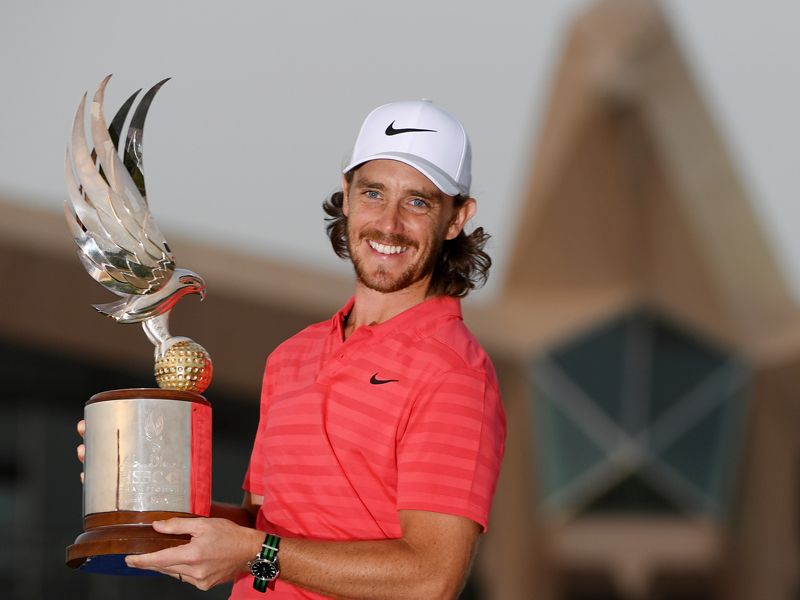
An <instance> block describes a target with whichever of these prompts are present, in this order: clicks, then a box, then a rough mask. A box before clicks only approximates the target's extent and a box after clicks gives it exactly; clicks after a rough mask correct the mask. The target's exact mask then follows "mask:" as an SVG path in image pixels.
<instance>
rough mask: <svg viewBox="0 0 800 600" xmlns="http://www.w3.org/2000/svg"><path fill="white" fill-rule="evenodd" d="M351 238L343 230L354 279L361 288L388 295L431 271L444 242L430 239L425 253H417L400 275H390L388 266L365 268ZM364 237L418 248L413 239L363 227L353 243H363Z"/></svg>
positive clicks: (384, 242) (382, 242)
mask: <svg viewBox="0 0 800 600" xmlns="http://www.w3.org/2000/svg"><path fill="white" fill-rule="evenodd" d="M354 237H356V236H353V235H352V232H350V231H348V232H347V248H348V251H349V253H350V260H351V261H352V263H353V268H354V269H355V272H356V277H357V279H358V281H359V282H360V283H361V284H363V285H364V286H365V287H367V288H369V289H371V290H374V291H376V292H381V293H383V294H391V293H392V292H398V291H400V290H403V289H406V288H407V287H409V286H410V285H413V284H414V283H417V282H418V281H420V280H422V279H424V278H425V277H427V276H429V275H430V274H431V273H433V270H434V267H435V266H436V261H437V260H438V258H439V254H440V253H441V250H442V246H443V244H444V240H442V239H439V238H436V239H434V241H433V243H432V244H431V246H430V248H428V252H427V253H426V254H424V255H422V256H419V257H418V258H417V260H416V261H415V262H413V263H411V264H409V265H408V266H407V267H406V268H405V270H404V271H402V272H401V273H400V274H398V275H392V274H391V271H390V269H388V268H386V267H385V266H380V267H378V268H377V269H375V270H374V271H372V272H370V271H368V270H367V267H366V265H365V264H364V261H363V260H362V259H361V257H360V256H359V255H358V253H357V252H355V248H354V244H353V238H354ZM367 239H369V240H372V241H373V242H377V243H379V244H385V245H387V246H404V247H408V248H419V244H418V243H417V242H415V241H414V240H411V239H409V238H407V237H405V236H402V235H397V234H389V235H386V234H382V233H380V232H378V231H375V230H366V231H364V232H362V233H361V234H360V235H359V236H357V237H356V241H357V242H363V241H365V240H367Z"/></svg>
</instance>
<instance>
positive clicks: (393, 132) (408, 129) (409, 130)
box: [386, 121, 436, 135]
mask: <svg viewBox="0 0 800 600" xmlns="http://www.w3.org/2000/svg"><path fill="white" fill-rule="evenodd" d="M415 131H417V132H419V131H429V132H431V133H436V130H435V129H414V128H413V127H406V128H404V129H395V128H394V121H392V122H391V123H389V126H388V127H387V128H386V135H397V134H400V133H413V132H415Z"/></svg>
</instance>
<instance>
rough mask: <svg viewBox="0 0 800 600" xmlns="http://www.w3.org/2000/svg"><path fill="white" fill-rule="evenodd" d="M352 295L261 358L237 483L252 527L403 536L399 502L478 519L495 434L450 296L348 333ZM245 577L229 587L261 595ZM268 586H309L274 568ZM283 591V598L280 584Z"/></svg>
mask: <svg viewBox="0 0 800 600" xmlns="http://www.w3.org/2000/svg"><path fill="white" fill-rule="evenodd" d="M352 306H353V300H352V299H351V300H350V301H349V302H348V304H347V305H346V306H345V307H344V308H342V310H340V311H339V312H338V313H337V314H336V315H334V317H333V318H332V319H331V320H329V321H325V322H323V323H318V324H316V325H312V326H311V327H308V328H307V329H305V330H303V331H301V332H300V333H299V334H297V335H295V336H294V337H292V338H290V339H289V340H287V341H286V342H284V343H283V344H281V345H280V346H279V347H278V348H277V349H276V350H275V351H274V352H273V353H272V354H271V355H270V357H269V359H268V360H267V366H266V371H265V374H264V382H263V388H262V396H261V419H260V422H259V426H258V431H257V433H256V439H255V443H254V446H253V453H252V456H251V459H250V467H249V470H248V473H247V475H246V477H245V482H244V489H246V490H248V491H250V492H251V493H252V494H256V495H259V496H263V497H264V503H263V504H262V506H261V510H260V511H259V513H258V518H257V522H256V526H257V528H258V529H262V530H265V531H269V532H272V533H276V534H278V535H282V536H288V537H301V538H311V539H324V540H343V541H344V540H376V539H391V538H398V537H401V535H402V531H401V528H400V521H399V517H398V510H401V509H416V510H426V511H433V512H441V513H447V514H451V515H458V516H463V517H466V518H468V519H472V520H473V521H475V522H477V523H479V524H480V525H481V526H482V527H483V528H484V529H486V526H487V521H488V515H489V509H490V507H491V502H492V496H493V494H494V490H495V486H496V483H497V476H498V472H499V469H500V461H501V459H502V456H503V449H504V441H505V415H504V412H503V406H502V402H501V399H500V393H499V389H498V383H497V377H496V375H495V372H494V368H493V366H492V364H491V361H490V360H489V358H488V357H487V355H486V353H485V352H484V351H483V349H482V348H481V346H480V344H478V342H477V341H476V340H475V338H474V337H473V335H472V334H471V333H470V332H469V330H468V329H467V328H466V326H465V325H464V323H463V321H462V317H461V305H460V301H459V300H458V299H456V298H450V297H436V298H430V299H428V300H426V301H425V302H423V303H421V304H418V305H416V306H414V307H412V308H410V309H408V310H406V311H405V312H403V313H401V314H399V315H397V316H395V317H394V318H392V319H390V320H388V321H386V322H384V323H380V324H378V325H373V326H367V327H360V328H359V329H357V330H356V331H355V332H353V334H352V335H350V337H349V338H348V339H347V340H346V341H345V340H344V335H343V325H342V323H343V320H344V317H345V316H346V315H347V314H349V312H350V310H351V308H352ZM251 586H252V577H242V578H241V579H239V580H238V581H237V583H236V585H235V587H234V593H233V596H232V597H235V598H245V597H250V592H253V593H254V595H253V596H252V597H254V598H256V597H258V598H263V595H261V594H259V593H258V592H254V591H253V590H252V588H251ZM268 593H270V594H272V595H273V596H275V597H294V598H298V597H301V598H319V597H320V596H318V595H315V594H312V593H310V592H306V591H304V590H299V589H297V588H295V587H293V586H291V585H289V584H286V583H284V582H282V581H281V580H280V579H278V581H277V582H276V586H275V590H274V592H272V591H270V592H268ZM282 593H285V594H286V596H283V595H282Z"/></svg>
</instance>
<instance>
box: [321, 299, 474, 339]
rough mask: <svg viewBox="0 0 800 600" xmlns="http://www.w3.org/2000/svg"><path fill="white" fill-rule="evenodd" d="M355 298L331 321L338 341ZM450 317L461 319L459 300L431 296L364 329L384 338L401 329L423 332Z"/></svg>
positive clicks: (342, 336) (342, 333)
mask: <svg viewBox="0 0 800 600" xmlns="http://www.w3.org/2000/svg"><path fill="white" fill-rule="evenodd" d="M354 304H355V296H353V297H352V298H350V299H349V300H348V301H347V303H346V304H345V305H344V306H343V307H342V308H341V309H340V310H339V312H337V313H336V314H335V315H334V316H333V319H332V322H331V326H332V329H333V330H334V331H336V332H337V333H338V334H339V339H344V320H345V318H346V317H347V315H349V314H350V311H352V310H353V305H354ZM446 316H452V317H456V318H458V319H462V318H463V317H462V314H461V300H460V299H459V298H454V297H452V296H431V297H430V298H427V299H425V300H424V301H423V302H420V303H419V304H415V305H414V306H412V307H411V308H408V309H406V310H404V311H403V312H401V313H400V314H398V315H395V316H394V317H392V318H391V319H389V320H388V321H384V322H383V323H378V324H377V325H371V326H370V325H365V326H364V328H366V329H369V330H371V332H372V334H373V335H377V336H380V337H384V336H386V335H389V334H390V333H392V332H394V331H396V330H398V329H403V330H405V331H410V330H424V329H427V327H428V325H429V324H430V323H431V322H432V321H436V320H438V319H440V318H442V317H446Z"/></svg>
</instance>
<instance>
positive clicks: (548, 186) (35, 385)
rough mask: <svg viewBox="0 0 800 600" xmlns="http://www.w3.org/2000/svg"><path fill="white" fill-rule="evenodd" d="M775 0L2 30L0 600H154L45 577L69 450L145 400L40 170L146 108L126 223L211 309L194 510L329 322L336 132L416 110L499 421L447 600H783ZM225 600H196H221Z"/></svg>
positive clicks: (160, 5)
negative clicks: (86, 123) (90, 403)
mask: <svg viewBox="0 0 800 600" xmlns="http://www.w3.org/2000/svg"><path fill="white" fill-rule="evenodd" d="M798 16H800V8H798V7H797V6H796V4H795V3H790V2H787V1H783V0H765V1H764V2H760V3H751V2H738V1H722V0H708V1H706V2H691V1H690V0H661V1H660V2H656V1H655V0H547V1H542V2H536V3H527V2H521V1H520V2H511V1H503V0H500V1H498V2H492V3H482V2H473V1H469V0H468V1H460V2H457V1H455V0H442V1H441V2H436V3H431V2H422V1H421V0H419V1H418V0H406V1H404V2H402V3H389V2H367V1H363V0H341V1H339V2H336V3H328V2H323V1H309V2H294V3H290V2H277V1H276V2H249V1H248V2H245V1H231V2H227V3H224V4H223V3H217V2H206V1H195V2H188V1H185V2H178V1H168V2H155V1H141V2H137V3H127V4H122V3H116V2H99V1H97V0H89V1H86V2H82V3H80V4H74V3H57V2H23V1H21V0H19V1H17V0H6V1H5V2H3V3H2V5H0V50H1V51H0V76H2V81H3V86H2V100H1V101H0V233H1V235H0V275H1V276H0V292H2V293H0V354H1V355H2V362H0V374H2V382H3V388H2V390H3V391H2V393H0V398H1V399H2V401H1V402H0V414H2V418H0V428H2V435H0V507H2V508H1V509H0V556H2V561H0V585H2V589H3V590H4V591H3V597H8V598H13V599H29V598H43V597H45V596H52V595H53V594H56V595H57V596H58V597H62V598H91V599H99V598H139V597H142V596H143V595H145V594H148V593H149V594H154V595H155V596H169V597H173V598H194V597H200V596H201V595H203V593H201V592H199V591H197V590H194V589H193V588H190V587H189V586H186V585H180V584H178V583H177V582H175V581H173V580H167V579H165V578H158V577H154V578H118V577H104V576H94V575H86V574H83V573H79V572H77V573H76V572H73V571H71V570H70V569H68V568H67V567H66V566H64V548H65V547H66V546H67V545H69V544H71V543H72V542H73V541H74V539H75V537H76V536H77V535H78V534H79V533H80V532H81V531H82V515H81V486H80V483H79V480H78V472H79V471H80V468H79V465H78V464H77V462H76V461H75V459H74V448H75V445H76V443H77V442H78V437H77V434H75V433H74V426H75V422H76V421H77V420H78V418H80V416H81V414H82V407H83V403H84V402H85V401H86V400H87V399H88V398H89V397H90V396H91V395H92V394H94V393H97V392H100V391H104V390H108V389H115V388H121V387H136V386H152V385H153V380H152V375H151V368H152V367H151V365H152V362H151V356H152V354H151V353H152V349H151V348H152V347H151V346H150V344H149V342H148V341H147V340H146V338H145V337H144V336H143V335H142V333H141V331H140V330H139V328H138V327H121V326H119V325H117V324H115V323H113V322H112V321H111V320H109V319H104V318H101V316H99V315H98V314H96V313H95V312H94V311H93V310H92V309H91V307H90V306H89V305H90V304H91V303H98V302H104V301H108V300H109V294H107V293H106V292H105V291H104V290H103V289H102V288H101V287H100V286H98V285H97V284H96V283H95V282H93V281H92V280H91V279H90V278H89V277H88V276H87V275H86V274H85V272H84V270H83V268H82V267H81V265H80V263H79V261H78V260H77V258H76V256H75V253H74V252H75V246H74V243H73V241H72V240H71V238H70V236H69V234H68V230H67V228H66V225H65V223H64V219H63V216H62V213H61V211H62V203H63V199H64V197H65V186H64V183H63V156H64V154H63V153H64V149H65V147H66V143H67V139H68V136H69V133H70V129H71V123H72V119H73V116H74V113H75V110H76V109H77V106H78V102H79V100H80V97H81V95H82V94H83V93H84V92H86V91H89V93H93V91H94V89H95V88H96V86H97V84H98V83H99V82H100V80H101V79H102V78H103V77H104V76H105V75H107V74H109V73H113V74H114V76H113V78H112V79H111V82H110V84H109V87H108V89H107V93H106V112H107V116H109V118H110V115H111V114H113V112H114V111H115V110H116V108H117V107H118V106H119V105H120V104H121V103H122V102H123V101H124V100H125V99H126V98H127V97H128V96H129V95H130V94H131V93H132V92H133V91H135V90H136V89H139V88H142V87H143V88H149V87H150V86H151V85H153V84H155V83H156V82H157V81H159V80H160V79H162V78H163V77H167V76H169V77H172V80H171V81H169V82H168V83H167V84H166V86H165V87H164V88H163V89H162V90H161V91H160V92H159V95H158V96H157V97H156V99H155V101H154V103H153V105H152V107H151V110H150V113H149V116H148V125H147V128H146V131H147V133H146V141H145V144H144V148H145V155H146V158H145V172H146V176H147V186H148V196H149V199H150V203H151V209H152V211H153V212H154V214H155V217H156V219H157V221H158V223H159V225H160V227H161V229H162V230H163V231H164V233H165V234H166V235H167V238H168V239H169V241H170V245H171V247H172V249H173V251H174V252H175V255H176V258H177V261H178V263H179V265H181V266H186V267H188V268H192V269H194V270H196V271H198V272H200V273H201V274H202V275H203V276H204V278H205V279H206V281H207V283H208V288H209V295H208V297H207V299H206V300H205V301H204V302H203V303H202V304H201V303H200V302H198V301H197V300H196V299H191V298H190V299H188V300H187V301H184V302H182V303H181V305H180V307H179V308H178V309H177V310H175V311H174V312H173V317H172V320H173V327H172V330H173V332H174V333H176V334H185V335H189V336H191V337H192V338H194V339H196V340H197V341H199V342H200V343H202V344H203V345H204V346H205V347H206V348H208V349H209V350H210V352H211V353H212V355H213V357H214V362H215V379H214V383H213V384H212V386H211V388H209V390H208V391H207V393H206V396H207V397H208V398H209V399H210V400H211V401H212V403H213V406H214V465H213V467H214V496H215V498H216V499H218V500H224V501H230V502H238V501H239V500H240V498H241V480H242V477H243V475H244V471H245V468H246V464H247V460H248V457H249V451H250V447H251V446H250V445H251V441H252V436H253V434H254V431H255V427H256V424H257V414H258V412H257V411H258V390H259V384H260V380H261V371H262V368H263V364H264V360H265V358H266V356H267V354H268V353H269V352H270V351H271V350H272V349H273V348H274V347H275V346H276V345H277V344H278V343H280V341H282V340H283V339H285V338H286V337H288V336H290V335H291V334H293V333H294V332H296V331H298V330H299V329H301V328H302V327H304V326H305V325H307V324H308V323H311V322H314V321H318V320H321V319H325V318H327V317H328V316H329V315H330V314H331V313H332V312H334V311H335V310H337V309H338V308H339V307H340V306H341V305H342V304H344V302H345V301H346V300H347V298H348V297H349V294H350V293H351V288H352V281H351V274H350V267H349V265H348V264H346V263H344V262H342V261H340V260H338V259H336V258H335V256H334V255H333V253H332V252H331V250H330V247H329V244H328V241H327V237H326V236H325V234H324V223H323V219H322V217H323V215H322V212H321V210H320V205H321V203H322V201H323V200H324V199H325V198H326V196H328V195H329V194H330V193H331V192H333V191H335V190H336V189H338V185H339V180H340V176H341V175H340V170H341V167H342V166H343V165H344V164H345V162H346V161H347V159H348V157H349V152H350V150H351V146H352V143H353V141H354V139H355V135H356V133H357V130H358V126H359V124H360V123H361V121H362V119H363V118H364V116H365V115H366V114H367V112H369V110H371V109H372V108H374V107H375V106H377V105H379V104H382V103H384V102H389V101H393V100H399V99H413V98H423V97H424V98H431V99H433V100H434V101H435V102H437V103H439V104H441V105H442V106H444V107H446V108H448V109H449V110H450V111H451V112H453V113H454V114H455V115H457V116H458V117H459V119H461V120H462V122H463V123H464V124H465V126H466V128H467V130H468V132H469V134H470V137H471V140H472V144H473V152H474V160H473V164H474V169H473V194H474V195H475V196H476V198H477V199H478V206H479V211H478V215H477V217H476V218H475V220H474V225H476V226H478V225H479V226H483V227H485V228H486V229H487V230H488V231H489V232H490V233H492V234H493V238H492V240H491V241H490V246H489V249H490V253H491V254H492V257H493V259H494V267H493V271H492V275H491V278H490V283H489V285H488V286H487V287H486V288H485V289H484V290H481V291H480V292H477V293H474V294H473V295H471V296H470V298H469V299H468V301H467V302H466V311H465V312H466V320H467V322H468V324H469V325H470V326H471V327H472V329H473V330H474V331H475V332H476V334H477V335H478V337H479V338H480V339H481V341H482V342H483V343H484V345H485V346H486V348H487V349H488V350H489V352H490V354H491V355H492V357H493V360H494V362H495V365H496V367H497V369H498V373H499V375H500V379H501V385H502V388H503V394H504V400H505V403H506V409H507V414H508V419H509V438H508V445H507V451H506V459H505V462H504V465H503V471H502V473H501V479H500V483H499V486H498V491H497V496H496V499H495V506H494V511H493V516H492V521H491V523H490V531H489V533H488V534H487V535H486V537H485V539H484V540H483V542H482V544H481V550H480V553H479V557H478V560H477V562H476V565H475V568H474V570H473V573H472V576H471V578H470V581H469V583H468V585H467V588H466V589H465V591H464V594H463V597H464V598H485V599H518V598H519V599H527V598H531V599H532V598H536V599H537V600H538V599H543V600H548V599H552V600H573V599H574V600H594V599H598V600H599V599H620V600H622V599H625V600H628V599H631V600H634V599H654V600H656V599H689V600H692V599H704V600H705V599H709V600H710V599H715V600H717V599H733V600H738V599H742V600H756V599H758V600H761V599H767V600H772V599H775V600H778V599H796V598H800V582H799V581H798V569H797V565H798V559H799V558H800V545H799V544H800V522H799V521H798V514H799V511H798V506H800V468H798V466H799V465H800V460H799V459H800V448H798V445H799V444H798V439H800V436H798V435H797V433H798V430H797V425H796V423H798V418H800V410H798V408H797V399H796V392H795V390H796V389H797V383H798V381H796V380H797V379H798V378H800V315H799V314H798V311H797V298H798V293H800V236H798V235H797V234H796V232H797V225H796V224H797V223H798V222H800V207H799V205H798V203H796V202H794V200H795V198H796V197H797V195H798V193H800V170H798V169H797V168H796V167H795V164H794V161H795V157H796V154H797V153H796V150H795V142H796V140H797V139H800V120H798V119H797V118H796V117H795V110H796V107H797V106H800V84H798V81H800V78H798V75H800V72H799V67H800V63H799V62H798V56H799V55H800V54H799V53H800V45H799V44H800V42H798V41H797V36H796V22H797V18H798ZM227 593H228V589H227V588H225V587H222V588H218V589H215V590H212V591H211V592H208V593H205V594H204V595H205V597H209V598H224V597H227Z"/></svg>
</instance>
